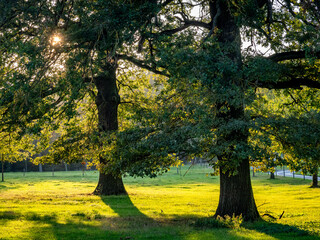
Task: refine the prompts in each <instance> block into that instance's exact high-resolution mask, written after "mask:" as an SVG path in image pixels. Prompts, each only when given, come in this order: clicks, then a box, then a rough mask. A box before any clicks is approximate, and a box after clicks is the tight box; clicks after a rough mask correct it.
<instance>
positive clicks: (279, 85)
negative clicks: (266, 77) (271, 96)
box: [256, 78, 320, 89]
mask: <svg viewBox="0 0 320 240" xmlns="http://www.w3.org/2000/svg"><path fill="white" fill-rule="evenodd" d="M256 84H257V86H258V87H262V88H268V89H288V88H292V89H302V86H307V87H310V88H316V89H320V82H318V81H314V80H312V79H309V78H291V79H290V80H288V81H283V82H256Z"/></svg>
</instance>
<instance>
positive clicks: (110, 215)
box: [0, 165, 320, 240]
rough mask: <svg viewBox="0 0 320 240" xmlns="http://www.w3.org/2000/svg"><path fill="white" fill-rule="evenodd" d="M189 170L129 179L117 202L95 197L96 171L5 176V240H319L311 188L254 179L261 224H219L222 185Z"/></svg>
mask: <svg viewBox="0 0 320 240" xmlns="http://www.w3.org/2000/svg"><path fill="white" fill-rule="evenodd" d="M189 167H190V166H183V167H182V168H181V170H180V172H178V171H177V169H176V168H172V169H171V170H170V171H169V172H168V173H166V174H164V175H162V176H158V177H157V178H153V179H150V178H132V177H124V183H125V188H126V191H127V192H128V195H120V196H96V195H93V194H92V192H93V191H94V188H95V186H96V182H97V179H98V175H99V172H97V171H86V172H85V174H84V175H83V173H82V172H81V171H68V172H55V174H54V176H52V173H51V172H42V173H40V172H28V173H26V174H25V176H23V174H22V173H19V172H16V173H6V181H5V182H3V183H0V233H1V234H0V239H1V240H7V239H8V240H9V239H12V240H13V239H26V240H27V239H39V240H40V239H45V240H49V239H85V240H89V239H97V240H98V239H177V240H178V239H179V240H180V239H181V240H182V239H183V240H191V239H213V240H215V239H217V240H218V239H243V240H247V239H248V240H249V239H261V240H277V239H281V240H282V239H288V240H289V239H290V240H291V239H301V240H302V239H304V240H305V239H310V240H311V239H312V240H313V239H320V211H319V198H320V189H318V188H309V186H310V182H311V181H310V180H303V179H297V178H295V179H293V178H284V177H279V176H277V177H276V179H274V180H270V179H269V176H268V175H267V174H266V173H256V174H255V177H253V178H252V185H253V191H254V197H255V200H256V204H257V208H258V210H259V212H260V214H261V216H262V220H260V221H257V222H243V221H242V219H241V217H234V218H232V217H229V218H226V219H225V220H222V219H214V218H213V215H214V213H215V210H216V208H217V205H218V200H219V177H218V176H212V175H210V173H211V172H212V169H211V168H208V167H206V166H201V165H195V166H192V167H191V168H190V170H189V171H188V168H189ZM281 215H282V216H281ZM280 216H281V218H280Z"/></svg>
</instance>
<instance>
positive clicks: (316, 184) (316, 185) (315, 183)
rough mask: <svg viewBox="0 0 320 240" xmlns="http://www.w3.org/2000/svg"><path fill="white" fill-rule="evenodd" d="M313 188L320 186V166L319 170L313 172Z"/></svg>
mask: <svg viewBox="0 0 320 240" xmlns="http://www.w3.org/2000/svg"><path fill="white" fill-rule="evenodd" d="M311 187H312V188H318V187H319V185H318V166H317V170H316V171H314V172H313V174H312V185H311Z"/></svg>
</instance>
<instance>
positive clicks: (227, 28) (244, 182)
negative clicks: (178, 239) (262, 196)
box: [210, 1, 260, 221]
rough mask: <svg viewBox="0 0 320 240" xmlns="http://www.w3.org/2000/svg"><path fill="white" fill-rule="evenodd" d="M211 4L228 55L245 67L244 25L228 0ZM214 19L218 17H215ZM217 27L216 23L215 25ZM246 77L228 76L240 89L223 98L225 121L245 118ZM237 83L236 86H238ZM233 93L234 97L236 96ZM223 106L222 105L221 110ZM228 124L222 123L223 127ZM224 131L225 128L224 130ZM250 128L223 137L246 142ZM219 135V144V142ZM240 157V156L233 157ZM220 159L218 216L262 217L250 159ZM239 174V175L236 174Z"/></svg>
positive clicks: (221, 114)
mask: <svg viewBox="0 0 320 240" xmlns="http://www.w3.org/2000/svg"><path fill="white" fill-rule="evenodd" d="M212 3H214V4H211V5H210V11H211V16H214V19H217V21H216V27H217V28H218V29H219V30H220V33H219V35H218V41H219V44H220V46H221V49H222V51H224V54H225V56H227V57H228V58H229V59H231V60H232V61H233V62H234V66H235V67H238V68H239V69H241V67H242V60H241V58H242V57H241V37H240V29H239V27H238V25H237V24H236V22H235V19H234V17H233V16H232V15H231V11H230V9H229V6H228V1H212ZM212 23H214V21H212ZM213 27H214V26H213ZM243 81H244V79H242V78H241V77H240V76H237V77H235V76H228V75H225V76H224V81H223V82H224V84H225V86H224V88H223V89H222V91H226V89H237V93H236V94H234V95H231V94H230V97H229V99H225V102H221V103H220V104H221V108H222V107H224V109H228V110H227V111H226V110H223V111H219V113H218V114H217V117H218V118H220V119H222V122H228V121H232V120H240V121H241V120H242V121H244V120H245V106H244V101H242V100H243V97H244V95H245V91H246V89H245V88H244V87H243V86H245V84H243ZM234 86H235V87H234ZM232 97H233V98H234V99H232ZM219 108H220V107H218V110H220V109H219ZM223 127H224V126H222V129H223ZM222 131H223V130H222ZM248 136H249V129H248V128H245V129H241V130H230V132H229V133H225V134H222V135H221V136H220V138H221V141H222V142H224V141H227V142H229V143H232V142H236V143H242V144H244V145H246V144H247V142H248ZM219 141H220V140H219V138H218V140H217V144H219ZM233 147H234V146H229V148H230V149H229V150H230V151H231V152H232V151H233V150H235V148H234V149H233ZM231 158H238V159H231ZM218 159H219V161H220V163H222V164H221V165H220V197H219V205H218V208H217V210H216V213H215V216H221V217H224V216H226V215H227V216H231V217H232V216H242V217H243V219H244V220H245V221H253V220H257V219H259V218H260V216H259V213H258V210H257V207H256V204H255V200H254V197H253V191H252V185H251V179H250V165H249V159H248V158H245V157H240V156H232V157H231V156H228V155H222V156H218ZM235 161H238V162H239V164H238V166H237V167H236V169H234V171H232V172H230V170H229V168H228V166H229V165H230V164H231V162H235ZM234 174H235V175H234Z"/></svg>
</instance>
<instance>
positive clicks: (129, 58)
mask: <svg viewBox="0 0 320 240" xmlns="http://www.w3.org/2000/svg"><path fill="white" fill-rule="evenodd" d="M117 57H118V59H121V60H127V61H129V62H131V63H133V64H134V65H136V66H137V67H140V68H144V69H146V70H148V71H151V72H153V73H155V74H159V75H162V76H166V77H169V76H170V75H169V74H167V73H165V72H163V71H159V70H157V69H156V68H155V67H151V66H149V65H147V64H146V63H145V62H144V61H142V60H139V59H136V58H134V57H132V56H127V55H123V54H119V55H117Z"/></svg>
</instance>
